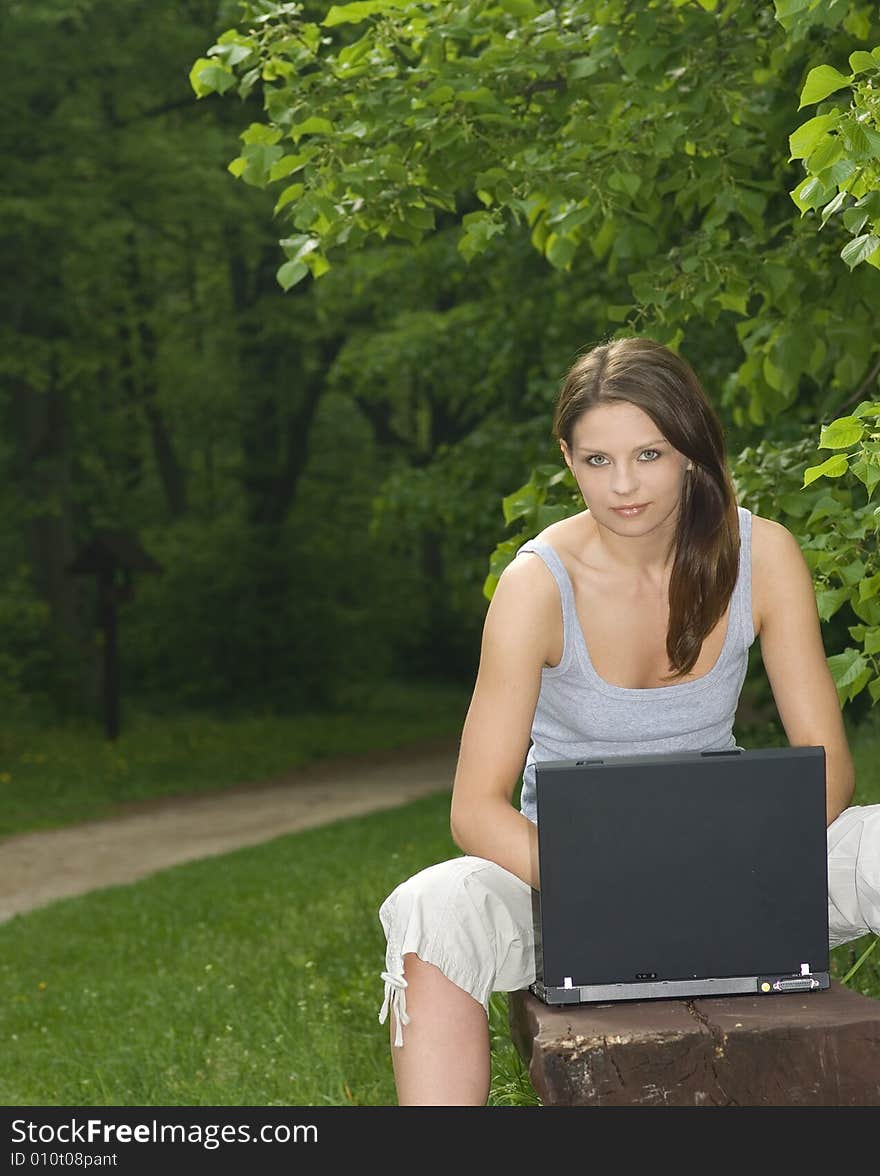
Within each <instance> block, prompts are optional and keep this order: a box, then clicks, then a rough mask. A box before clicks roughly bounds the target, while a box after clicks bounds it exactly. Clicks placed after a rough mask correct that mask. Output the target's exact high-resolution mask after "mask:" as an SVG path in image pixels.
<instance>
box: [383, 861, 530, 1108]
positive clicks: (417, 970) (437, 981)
mask: <svg viewBox="0 0 880 1176" xmlns="http://www.w3.org/2000/svg"><path fill="white" fill-rule="evenodd" d="M379 918H380V921H381V923H382V926H383V928H384V930H385V935H386V937H387V940H388V950H387V953H386V963H385V966H386V971H385V972H383V974H382V978H383V979H384V980H385V1002H384V1004H383V1006H382V1011H381V1013H380V1015H379V1019H380V1020H381V1021H384V1019H385V1017H386V1016H388V1015H389V1014H390V1021H391V1042H392V1059H393V1066H394V1074H395V1081H396V1083H397V1092H398V1098H399V1101H400V1104H401V1105H408V1106H416V1105H421V1106H474V1105H477V1106H481V1105H483V1104H484V1103H485V1102H486V1098H487V1096H488V1092H489V1078H490V1065H489V1030H488V1003H489V997H490V995H491V993H492V992H498V991H500V992H509V991H513V990H514V989H517V988H526V987H528V985H529V984H530V983H531V982H532V980H534V978H535V949H534V927H533V920H532V896H531V889H530V888H529V886H527V885H526V883H525V882H523V881H521V880H520V879H519V878H517V877H516V876H515V875H513V874H511V873H509V872H508V871H507V870H504V869H502V868H501V866H498V865H496V864H495V863H494V862H489V861H486V860H485V859H483V858H475V857H461V858H454V859H452V860H451V861H448V862H440V863H439V864H438V865H435V866H430V867H429V868H428V869H426V870H422V871H421V872H420V873H418V874H415V875H414V876H413V877H412V878H409V879H407V881H405V882H403V883H401V885H400V886H398V887H397V889H396V890H394V891H393V892H392V894H390V895H389V896H388V898H387V899H386V900H385V902H384V903H383V904H382V907H381V909H380V911H379Z"/></svg>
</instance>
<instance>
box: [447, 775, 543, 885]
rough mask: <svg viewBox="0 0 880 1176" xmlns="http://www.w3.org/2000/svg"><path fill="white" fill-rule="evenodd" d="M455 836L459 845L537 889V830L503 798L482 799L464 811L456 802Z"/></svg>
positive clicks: (453, 822) (453, 817) (451, 823)
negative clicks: (460, 809) (459, 808)
mask: <svg viewBox="0 0 880 1176" xmlns="http://www.w3.org/2000/svg"><path fill="white" fill-rule="evenodd" d="M450 826H451V831H452V837H453V840H454V841H455V843H456V845H457V846H458V847H459V849H462V850H463V851H464V852H465V853H467V854H471V855H473V856H474V857H481V858H486V859H487V860H488V861H490V862H495V863H496V864H497V865H499V866H502V867H503V868H504V869H505V870H509V871H510V872H511V874H516V876H517V877H518V878H521V879H522V880H523V882H526V883H528V885H529V886H532V887H534V889H536V890H537V889H538V881H539V875H538V830H537V827H536V826H535V825H534V824H533V822H532V821H530V820H529V819H528V817H524V816H523V815H522V813H520V812H517V810H516V809H515V808H514V807H513V806H512V805H511V804H510V803H509V802H508V801H505V800H502V799H500V798H499V799H486V800H482V801H481V802H480V803H479V804H478V805H472V806H469V807H468V809H467V810H466V811H465V812H464V813H462V812H461V811H457V810H456V808H455V807H454V806H453V811H452V819H451V821H450Z"/></svg>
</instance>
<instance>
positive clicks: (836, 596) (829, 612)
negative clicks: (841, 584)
mask: <svg viewBox="0 0 880 1176" xmlns="http://www.w3.org/2000/svg"><path fill="white" fill-rule="evenodd" d="M849 593H850V590H849V588H820V589H819V590H818V591H817V592H816V607H817V609H818V611H819V619H820V620H823V621H830V620H831V618H832V617H833V616H834V614H835V613H836V612H837V610H838V609H839V608H840V607H841V605H842V604H844V602H845V601H847V600H849Z"/></svg>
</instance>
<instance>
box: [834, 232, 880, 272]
mask: <svg viewBox="0 0 880 1176" xmlns="http://www.w3.org/2000/svg"><path fill="white" fill-rule="evenodd" d="M878 249H880V237H875V236H874V234H873V233H865V234H864V236H861V237H856V238H855V240H853V241H850V242H849V244H848V245H844V247H843V249H841V251H840V256H841V259H842V260H843V261H845V262H846V264H847V265H848V266H849V268H850V269H855V267H856V266H857V265H859V263H860V262H863V261H867V260H868V258H869V257H870V256H871V255H872V254H873V253H875V252H876V251H877V250H878Z"/></svg>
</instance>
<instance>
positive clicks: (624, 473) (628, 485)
mask: <svg viewBox="0 0 880 1176" xmlns="http://www.w3.org/2000/svg"><path fill="white" fill-rule="evenodd" d="M638 484H639V479H638V476H637V473H636V470H635V469H634V468H633V467H632V466H631V465H629V464H627V463H626V462H623V463H618V464H617V465H615V466H614V468H613V469H612V471H611V489H612V490H614V491H615V492H616V493H618V494H624V493H626V492H628V491H630V490H634V489H635V488H636V486H638Z"/></svg>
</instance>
